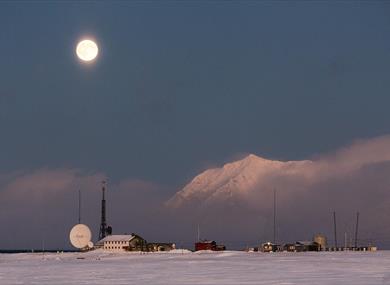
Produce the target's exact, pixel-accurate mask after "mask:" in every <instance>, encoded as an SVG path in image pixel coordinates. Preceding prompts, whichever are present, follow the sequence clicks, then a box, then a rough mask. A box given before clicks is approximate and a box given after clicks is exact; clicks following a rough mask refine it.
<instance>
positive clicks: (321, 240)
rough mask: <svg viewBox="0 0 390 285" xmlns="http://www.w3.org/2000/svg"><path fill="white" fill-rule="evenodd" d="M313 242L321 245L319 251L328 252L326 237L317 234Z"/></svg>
mask: <svg viewBox="0 0 390 285" xmlns="http://www.w3.org/2000/svg"><path fill="white" fill-rule="evenodd" d="M313 241H315V242H316V243H318V245H319V247H320V248H319V250H320V251H323V250H326V247H327V241H326V236H325V235H323V234H316V235H315V236H314V238H313Z"/></svg>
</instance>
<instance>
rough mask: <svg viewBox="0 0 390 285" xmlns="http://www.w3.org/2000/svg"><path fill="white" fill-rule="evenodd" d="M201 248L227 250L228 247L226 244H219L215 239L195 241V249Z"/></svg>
mask: <svg viewBox="0 0 390 285" xmlns="http://www.w3.org/2000/svg"><path fill="white" fill-rule="evenodd" d="M199 250H212V251H222V250H226V247H225V246H224V245H221V244H217V243H216V242H215V241H214V240H202V241H198V242H196V243H195V251H199Z"/></svg>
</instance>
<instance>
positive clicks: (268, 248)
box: [260, 242, 282, 252]
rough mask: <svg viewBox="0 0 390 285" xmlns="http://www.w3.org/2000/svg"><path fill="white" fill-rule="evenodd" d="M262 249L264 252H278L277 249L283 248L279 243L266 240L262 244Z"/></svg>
mask: <svg viewBox="0 0 390 285" xmlns="http://www.w3.org/2000/svg"><path fill="white" fill-rule="evenodd" d="M260 250H261V251H262V252H276V251H282V248H281V246H280V245H278V244H274V243H272V242H266V243H263V244H262V245H261V247H260Z"/></svg>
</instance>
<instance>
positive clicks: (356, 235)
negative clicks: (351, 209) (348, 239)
mask: <svg viewBox="0 0 390 285" xmlns="http://www.w3.org/2000/svg"><path fill="white" fill-rule="evenodd" d="M358 229H359V212H357V213H356V227H355V248H357V245H358Z"/></svg>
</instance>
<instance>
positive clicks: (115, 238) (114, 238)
mask: <svg viewBox="0 0 390 285" xmlns="http://www.w3.org/2000/svg"><path fill="white" fill-rule="evenodd" d="M133 238H135V235H109V236H106V237H105V238H104V239H101V240H100V241H99V243H103V242H106V241H130V240H132V239H133Z"/></svg>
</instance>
